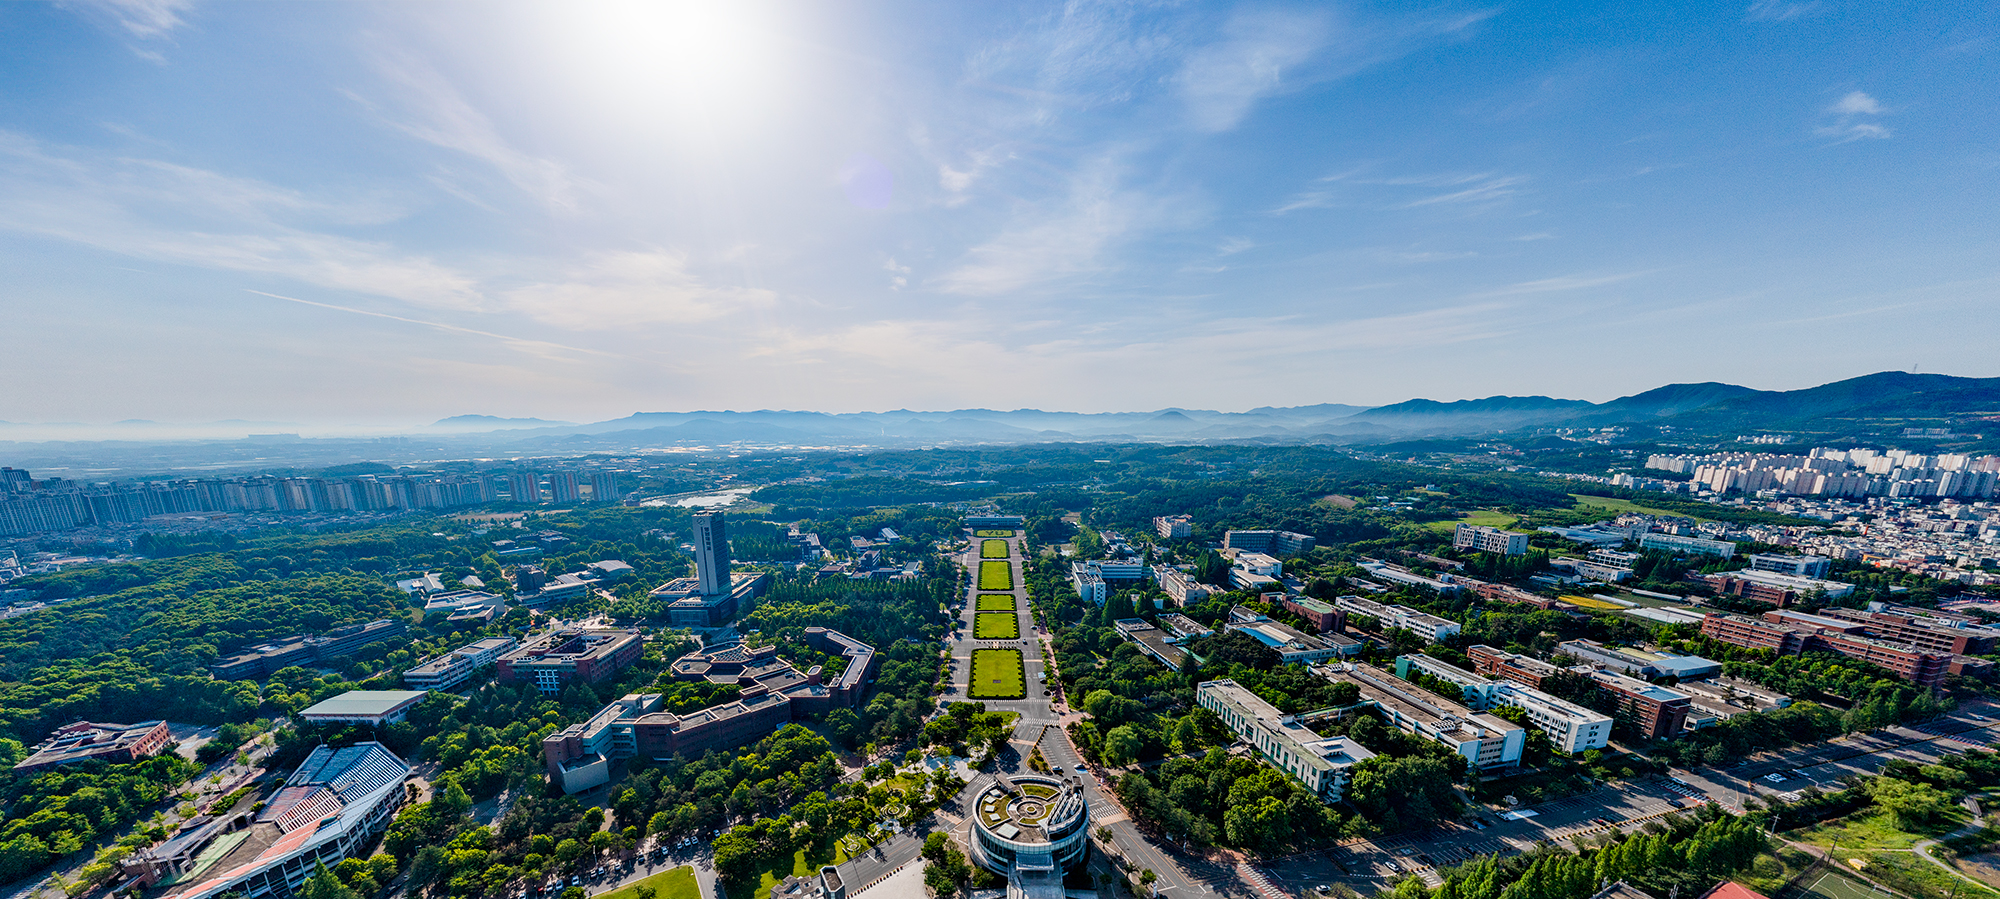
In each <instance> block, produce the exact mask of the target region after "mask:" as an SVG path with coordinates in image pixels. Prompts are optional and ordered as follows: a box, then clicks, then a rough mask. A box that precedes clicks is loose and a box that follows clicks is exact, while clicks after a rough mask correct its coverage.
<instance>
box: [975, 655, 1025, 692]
mask: <svg viewBox="0 0 2000 899" xmlns="http://www.w3.org/2000/svg"><path fill="white" fill-rule="evenodd" d="M965 695H966V696H968V697H970V698H972V699H1020V698H1022V697H1024V696H1027V695H1028V678H1027V674H1026V669H1025V668H1024V667H1023V666H1022V663H1021V651H1020V650H1018V649H975V650H973V651H972V683H971V684H970V685H968V686H967V687H966V690H965Z"/></svg>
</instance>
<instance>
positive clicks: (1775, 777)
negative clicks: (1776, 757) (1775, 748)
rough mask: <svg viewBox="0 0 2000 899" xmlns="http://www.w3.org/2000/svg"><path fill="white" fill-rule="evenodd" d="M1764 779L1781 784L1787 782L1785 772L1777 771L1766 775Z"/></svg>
mask: <svg viewBox="0 0 2000 899" xmlns="http://www.w3.org/2000/svg"><path fill="white" fill-rule="evenodd" d="M1764 780H1765V782H1767V783H1774V784H1781V783H1784V782H1785V776H1784V775H1783V774H1778V773H1776V772H1773V773H1770V774H1766V775H1764Z"/></svg>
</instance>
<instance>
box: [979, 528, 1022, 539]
mask: <svg viewBox="0 0 2000 899" xmlns="http://www.w3.org/2000/svg"><path fill="white" fill-rule="evenodd" d="M972 536H974V537H1012V536H1014V532H1013V531H1008V530H994V529H982V530H977V531H973V532H972Z"/></svg>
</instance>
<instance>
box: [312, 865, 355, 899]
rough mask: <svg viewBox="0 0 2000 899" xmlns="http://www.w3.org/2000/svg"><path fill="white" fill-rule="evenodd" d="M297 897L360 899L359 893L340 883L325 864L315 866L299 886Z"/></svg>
mask: <svg viewBox="0 0 2000 899" xmlns="http://www.w3.org/2000/svg"><path fill="white" fill-rule="evenodd" d="M299 899H361V894H360V893H357V892H355V891H354V889H353V888H352V887H349V886H348V885H347V884H344V883H341V882H340V878H338V877H335V876H334V874H333V872H332V871H329V870H327V869H326V866H325V865H320V866H318V867H317V868H315V869H314V870H313V872H312V875H311V876H309V877H307V878H306V882H305V883H304V884H303V885H301V886H300V887H299Z"/></svg>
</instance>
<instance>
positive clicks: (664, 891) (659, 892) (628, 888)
mask: <svg viewBox="0 0 2000 899" xmlns="http://www.w3.org/2000/svg"><path fill="white" fill-rule="evenodd" d="M641 884H644V885H646V886H649V887H652V888H653V895H655V896H657V897H658V899H701V886H700V885H698V884H696V883H695V880H694V869H693V868H690V867H688V866H687V865H682V866H680V867H678V868H675V869H673V870H672V871H661V872H660V873H658V874H655V875H653V876H651V877H648V878H646V879H644V880H640V881H635V882H633V883H628V884H626V885H625V886H624V887H623V888H622V889H619V890H616V891H614V892H610V893H605V894H603V895H602V897H601V899H639V886H640V885H641Z"/></svg>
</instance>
